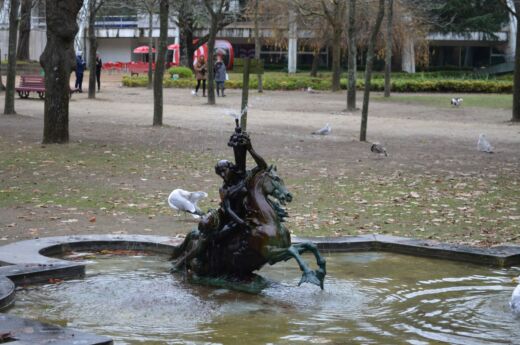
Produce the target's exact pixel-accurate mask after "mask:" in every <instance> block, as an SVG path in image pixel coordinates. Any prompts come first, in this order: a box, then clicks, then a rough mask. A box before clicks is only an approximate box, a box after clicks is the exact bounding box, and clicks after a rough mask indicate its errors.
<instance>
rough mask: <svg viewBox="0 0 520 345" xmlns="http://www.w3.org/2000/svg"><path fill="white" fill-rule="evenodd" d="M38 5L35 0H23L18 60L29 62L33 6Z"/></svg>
mask: <svg viewBox="0 0 520 345" xmlns="http://www.w3.org/2000/svg"><path fill="white" fill-rule="evenodd" d="M36 3H37V1H33V0H22V6H21V9H20V28H19V35H18V51H17V53H16V59H17V60H22V61H27V60H29V44H30V36H31V11H32V8H33V5H34V4H36Z"/></svg>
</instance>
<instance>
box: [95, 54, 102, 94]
mask: <svg viewBox="0 0 520 345" xmlns="http://www.w3.org/2000/svg"><path fill="white" fill-rule="evenodd" d="M102 69H103V61H101V58H100V57H99V55H96V81H97V90H98V92H99V90H100V89H101V70H102Z"/></svg>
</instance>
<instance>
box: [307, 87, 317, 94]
mask: <svg viewBox="0 0 520 345" xmlns="http://www.w3.org/2000/svg"><path fill="white" fill-rule="evenodd" d="M305 91H307V93H319V92H318V91H316V90H314V89H313V88H312V87H310V86H309V87H308V88H307V89H306V90H305Z"/></svg>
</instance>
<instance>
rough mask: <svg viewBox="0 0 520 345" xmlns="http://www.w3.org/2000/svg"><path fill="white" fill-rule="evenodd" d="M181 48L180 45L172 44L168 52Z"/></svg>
mask: <svg viewBox="0 0 520 345" xmlns="http://www.w3.org/2000/svg"><path fill="white" fill-rule="evenodd" d="M179 48H180V45H178V44H170V45H169V46H168V50H177V49H179Z"/></svg>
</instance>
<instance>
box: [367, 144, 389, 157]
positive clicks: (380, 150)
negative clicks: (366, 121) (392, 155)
mask: <svg viewBox="0 0 520 345" xmlns="http://www.w3.org/2000/svg"><path fill="white" fill-rule="evenodd" d="M370 151H372V152H374V153H377V154H378V155H385V157H388V153H386V149H385V147H384V146H383V145H381V144H379V143H374V144H372V146H371V147H370Z"/></svg>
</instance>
